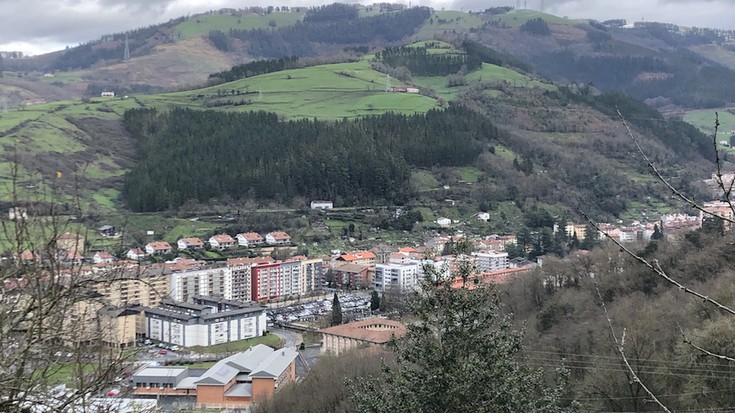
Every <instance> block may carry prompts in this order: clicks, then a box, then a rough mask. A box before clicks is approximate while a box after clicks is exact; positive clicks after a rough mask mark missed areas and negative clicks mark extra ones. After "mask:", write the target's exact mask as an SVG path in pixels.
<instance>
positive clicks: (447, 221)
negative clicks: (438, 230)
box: [436, 217, 452, 228]
mask: <svg viewBox="0 0 735 413" xmlns="http://www.w3.org/2000/svg"><path fill="white" fill-rule="evenodd" d="M436 223H437V224H438V225H439V226H440V227H442V228H447V227H449V226H450V225H452V220H451V219H449V218H446V217H439V218H437V220H436Z"/></svg>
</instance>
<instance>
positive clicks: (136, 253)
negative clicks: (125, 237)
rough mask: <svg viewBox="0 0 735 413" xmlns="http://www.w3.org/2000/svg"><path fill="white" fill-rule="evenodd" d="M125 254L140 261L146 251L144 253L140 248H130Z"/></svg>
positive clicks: (130, 258)
mask: <svg viewBox="0 0 735 413" xmlns="http://www.w3.org/2000/svg"><path fill="white" fill-rule="evenodd" d="M125 256H126V257H127V258H128V259H129V260H133V261H140V260H142V259H143V258H145V256H146V253H145V251H143V250H142V249H140V248H131V249H129V250H128V252H127V253H126V254H125Z"/></svg>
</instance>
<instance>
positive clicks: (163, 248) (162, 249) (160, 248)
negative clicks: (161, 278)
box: [145, 241, 171, 255]
mask: <svg viewBox="0 0 735 413" xmlns="http://www.w3.org/2000/svg"><path fill="white" fill-rule="evenodd" d="M169 252H171V245H170V244H169V243H168V242H166V241H153V242H149V243H148V244H146V246H145V253H146V254H148V255H161V254H168V253H169Z"/></svg>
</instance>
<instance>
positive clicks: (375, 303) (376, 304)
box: [370, 290, 380, 311]
mask: <svg viewBox="0 0 735 413" xmlns="http://www.w3.org/2000/svg"><path fill="white" fill-rule="evenodd" d="M379 308H380V296H379V295H378V292H377V291H375V290H373V294H372V296H370V311H375V310H377V309H379Z"/></svg>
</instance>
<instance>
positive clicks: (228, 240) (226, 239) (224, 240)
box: [210, 234, 235, 244]
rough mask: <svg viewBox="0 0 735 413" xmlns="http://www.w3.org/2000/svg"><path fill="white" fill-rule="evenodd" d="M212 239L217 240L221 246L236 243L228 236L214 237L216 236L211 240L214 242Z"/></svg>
mask: <svg viewBox="0 0 735 413" xmlns="http://www.w3.org/2000/svg"><path fill="white" fill-rule="evenodd" d="M212 239H213V240H215V241H217V242H218V243H220V244H232V243H234V242H235V240H234V239H232V237H231V236H229V235H227V234H218V235H214V236H212V238H210V240H212Z"/></svg>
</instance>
